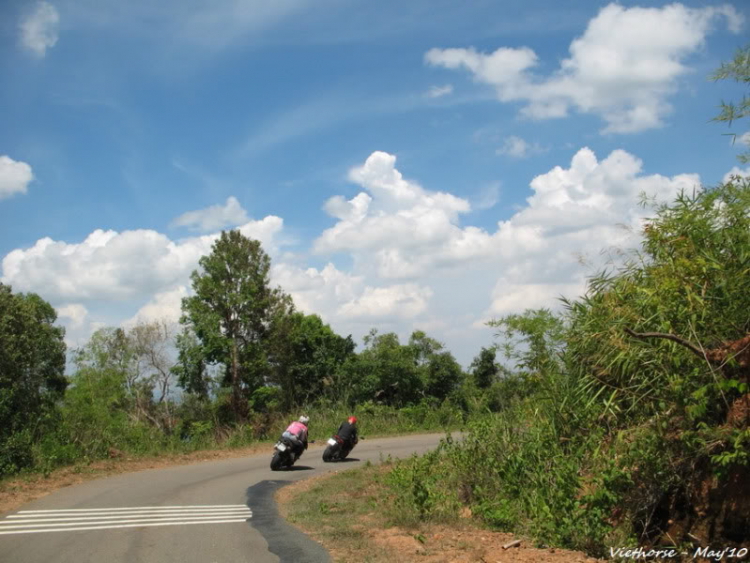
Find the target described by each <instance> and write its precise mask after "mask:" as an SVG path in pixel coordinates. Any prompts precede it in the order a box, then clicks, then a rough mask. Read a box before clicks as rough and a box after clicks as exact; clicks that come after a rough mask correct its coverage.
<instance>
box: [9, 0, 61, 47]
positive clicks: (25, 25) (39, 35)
mask: <svg viewBox="0 0 750 563" xmlns="http://www.w3.org/2000/svg"><path fill="white" fill-rule="evenodd" d="M59 25H60V14H59V13H58V11H57V8H55V7H54V6H53V5H52V4H50V3H49V2H38V3H37V4H36V9H35V10H34V11H33V12H32V13H31V14H29V15H27V16H26V17H24V18H23V19H22V20H21V23H20V25H19V28H20V31H21V44H22V45H23V46H24V47H25V48H26V49H28V50H30V51H31V52H32V53H34V54H35V55H37V56H39V57H43V56H44V55H45V54H46V53H47V49H48V48H50V47H54V46H55V44H56V43H57V37H58V27H59Z"/></svg>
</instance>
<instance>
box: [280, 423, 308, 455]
mask: <svg viewBox="0 0 750 563" xmlns="http://www.w3.org/2000/svg"><path fill="white" fill-rule="evenodd" d="M309 422H310V419H309V418H308V417H306V416H304V415H303V416H301V417H299V420H296V421H294V422H292V423H291V424H290V425H289V426H287V429H286V430H284V433H283V434H282V436H283V437H284V438H286V439H287V440H289V441H290V442H291V443H292V444H293V445H294V453H295V455H296V459H299V456H301V455H302V452H303V451H304V450H306V449H307V425H308V424H309Z"/></svg>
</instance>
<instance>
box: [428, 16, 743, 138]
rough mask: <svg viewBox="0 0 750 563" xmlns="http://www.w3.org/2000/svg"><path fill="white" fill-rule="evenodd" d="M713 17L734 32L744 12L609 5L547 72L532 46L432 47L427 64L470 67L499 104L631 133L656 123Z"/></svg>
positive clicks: (541, 116) (543, 116)
mask: <svg viewBox="0 0 750 563" xmlns="http://www.w3.org/2000/svg"><path fill="white" fill-rule="evenodd" d="M717 19H724V20H725V21H726V23H727V27H728V28H729V30H730V31H731V32H732V33H738V32H739V31H740V30H741V28H742V25H743V23H744V18H743V16H742V15H741V14H739V13H738V12H737V11H736V10H735V9H734V8H733V7H732V6H730V5H723V6H714V7H705V8H688V7H686V6H684V5H682V4H678V3H674V4H669V5H666V6H664V7H661V8H641V7H633V8H625V7H623V6H621V5H619V4H614V3H613V4H609V5H608V6H606V7H604V8H602V9H601V10H600V11H599V13H598V14H597V15H596V16H595V17H594V18H593V19H592V20H591V21H590V22H589V24H588V26H587V28H586V30H585V31H584V33H583V35H581V36H580V37H577V38H576V39H575V40H573V42H572V43H571V44H570V48H569V50H570V56H569V57H568V58H566V59H564V60H563V61H561V63H560V67H559V69H557V70H556V71H555V72H553V73H552V74H550V75H548V76H544V75H541V74H537V73H535V72H534V69H535V67H537V66H538V64H539V58H538V57H537V55H536V53H535V52H534V51H533V50H532V49H530V48H529V47H519V48H511V47H500V48H499V49H497V50H496V51H494V52H492V53H481V52H478V51H477V50H476V49H474V48H448V49H440V48H434V49H431V50H429V51H428V52H427V53H426V54H425V62H426V63H427V64H429V65H433V66H439V67H444V68H448V69H465V70H468V71H469V72H470V73H471V74H472V76H473V77H474V79H475V80H476V81H478V82H482V83H485V84H489V85H491V86H493V87H494V88H495V89H496V91H497V96H498V99H499V100H500V101H502V102H512V101H521V102H525V103H526V106H525V107H524V108H523V110H522V113H523V114H525V115H527V116H529V117H533V118H538V119H546V118H556V117H558V118H559V117H565V116H567V115H568V113H569V112H570V111H571V109H572V110H576V111H578V112H581V113H591V114H595V115H598V116H599V117H601V118H602V119H603V120H604V121H605V122H606V124H607V125H606V127H605V128H604V132H607V133H634V132H637V131H642V130H645V129H650V128H654V127H660V126H661V125H663V119H664V117H665V116H666V115H667V114H669V112H670V111H671V106H670V104H669V102H668V98H669V96H670V95H672V94H674V93H675V92H676V90H677V80H678V79H679V78H680V77H681V76H682V75H684V74H685V73H687V72H689V70H690V69H689V68H688V67H687V66H685V64H684V62H685V60H686V59H687V58H688V56H690V55H691V54H693V53H695V52H696V51H698V50H699V49H700V48H701V47H702V46H703V45H704V42H705V38H706V36H707V35H708V34H709V33H711V31H712V29H713V24H714V22H715V21H716V20H717Z"/></svg>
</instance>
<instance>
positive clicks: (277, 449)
mask: <svg viewBox="0 0 750 563" xmlns="http://www.w3.org/2000/svg"><path fill="white" fill-rule="evenodd" d="M314 443H315V440H310V441H309V442H308V444H314ZM273 449H274V452H273V457H272V458H271V470H272V471H278V470H279V469H281V468H282V467H291V466H292V465H294V462H295V461H297V460H298V459H299V456H297V455H295V454H294V444H292V441H291V440H289V439H288V438H285V437H284V436H282V437H281V438H279V441H278V442H276V444H275V445H274V447H273ZM301 455H302V454H300V456H301Z"/></svg>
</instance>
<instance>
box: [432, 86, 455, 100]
mask: <svg viewBox="0 0 750 563" xmlns="http://www.w3.org/2000/svg"><path fill="white" fill-rule="evenodd" d="M452 93H453V84H446V85H445V86H430V89H429V90H428V91H427V94H426V95H427V97H428V98H442V97H443V96H448V95H450V94H452Z"/></svg>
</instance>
